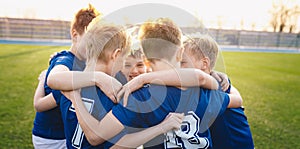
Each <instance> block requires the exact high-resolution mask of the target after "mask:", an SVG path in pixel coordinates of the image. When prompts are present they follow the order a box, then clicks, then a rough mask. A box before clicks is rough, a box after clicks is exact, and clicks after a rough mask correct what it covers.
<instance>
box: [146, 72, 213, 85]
mask: <svg viewBox="0 0 300 149" xmlns="http://www.w3.org/2000/svg"><path fill="white" fill-rule="evenodd" d="M140 78H141V80H142V83H143V84H147V83H153V84H159V85H169V86H178V87H193V86H200V87H203V88H207V89H214V90H216V89H218V83H217V81H216V80H215V79H214V78H213V77H211V76H210V75H209V74H207V73H205V72H203V71H201V70H199V69H194V68H181V69H171V70H165V71H156V72H150V73H145V74H142V75H141V77H140Z"/></svg>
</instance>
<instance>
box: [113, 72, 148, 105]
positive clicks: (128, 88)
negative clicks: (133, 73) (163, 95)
mask: <svg viewBox="0 0 300 149" xmlns="http://www.w3.org/2000/svg"><path fill="white" fill-rule="evenodd" d="M143 85H144V83H143V81H142V78H141V77H140V76H137V77H135V78H133V79H132V80H130V81H129V82H127V83H126V84H125V85H124V86H123V87H122V89H121V90H120V91H119V92H118V95H117V98H118V101H120V99H121V98H122V96H123V105H124V107H126V105H127V101H128V96H129V94H131V93H132V92H134V91H136V90H137V89H139V88H141V87H143Z"/></svg>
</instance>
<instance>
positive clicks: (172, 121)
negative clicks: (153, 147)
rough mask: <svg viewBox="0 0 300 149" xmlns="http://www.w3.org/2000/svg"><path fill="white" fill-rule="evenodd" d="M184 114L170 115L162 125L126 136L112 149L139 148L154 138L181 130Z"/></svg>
mask: <svg viewBox="0 0 300 149" xmlns="http://www.w3.org/2000/svg"><path fill="white" fill-rule="evenodd" d="M183 117H184V114H183V113H169V115H168V116H167V117H166V118H165V120H164V121H162V122H161V123H160V124H157V125H155V126H152V127H150V128H147V129H145V130H143V131H139V132H136V133H131V134H126V135H125V136H123V137H122V138H121V139H120V140H119V141H118V142H117V143H116V144H115V145H114V146H113V147H112V148H111V149H120V148H137V147H138V146H140V145H142V144H145V143H146V142H148V141H150V140H151V139H153V138H154V137H156V136H158V135H160V134H163V133H167V132H168V131H170V130H173V129H174V130H176V129H179V128H180V126H181V123H182V120H183Z"/></svg>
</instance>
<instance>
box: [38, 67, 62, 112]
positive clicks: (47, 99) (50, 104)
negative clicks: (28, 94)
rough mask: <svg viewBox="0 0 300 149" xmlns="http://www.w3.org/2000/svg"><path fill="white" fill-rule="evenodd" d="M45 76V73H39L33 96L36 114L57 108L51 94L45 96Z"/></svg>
mask: <svg viewBox="0 0 300 149" xmlns="http://www.w3.org/2000/svg"><path fill="white" fill-rule="evenodd" d="M45 75H46V71H43V72H41V74H40V76H39V78H38V80H39V84H38V86H37V88H36V91H35V94H34V99H33V106H34V108H35V110H36V111H37V112H43V111H47V110H50V109H53V108H55V107H56V106H57V105H56V101H55V99H54V97H53V95H52V93H51V94H49V95H47V96H45V89H44V83H45Z"/></svg>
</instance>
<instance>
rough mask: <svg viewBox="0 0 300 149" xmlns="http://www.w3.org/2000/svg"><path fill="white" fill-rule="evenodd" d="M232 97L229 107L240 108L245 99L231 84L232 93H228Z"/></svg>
mask: <svg viewBox="0 0 300 149" xmlns="http://www.w3.org/2000/svg"><path fill="white" fill-rule="evenodd" d="M228 95H229V98H230V102H229V104H228V106H227V108H239V107H241V106H242V104H243V99H242V96H241V94H240V92H239V91H238V90H237V89H236V88H235V87H234V86H232V85H231V89H230V93H229V94H228Z"/></svg>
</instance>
